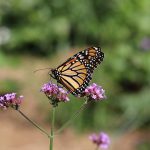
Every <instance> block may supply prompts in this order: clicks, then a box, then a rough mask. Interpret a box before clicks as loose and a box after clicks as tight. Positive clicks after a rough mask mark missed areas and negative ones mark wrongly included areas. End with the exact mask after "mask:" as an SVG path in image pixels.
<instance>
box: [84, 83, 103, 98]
mask: <svg viewBox="0 0 150 150" xmlns="http://www.w3.org/2000/svg"><path fill="white" fill-rule="evenodd" d="M84 93H85V96H87V97H88V98H89V99H90V100H95V101H99V100H102V99H105V98H106V96H105V90H104V89H103V88H102V87H101V86H99V85H97V84H96V83H93V84H91V85H90V86H88V87H87V88H86V89H85V91H84Z"/></svg>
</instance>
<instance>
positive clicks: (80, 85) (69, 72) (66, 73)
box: [52, 47, 104, 96]
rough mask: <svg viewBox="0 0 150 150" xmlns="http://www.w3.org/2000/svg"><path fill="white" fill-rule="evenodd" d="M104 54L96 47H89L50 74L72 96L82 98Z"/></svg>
mask: <svg viewBox="0 0 150 150" xmlns="http://www.w3.org/2000/svg"><path fill="white" fill-rule="evenodd" d="M103 58H104V53H103V52H101V49H100V48H98V47H91V48H88V49H85V50H84V51H81V52H79V53H77V54H75V55H74V56H73V57H71V58H69V59H68V60H67V61H66V62H64V63H63V64H62V65H60V66H59V67H57V68H56V69H55V70H54V71H53V72H52V73H53V74H54V76H55V79H57V81H58V82H59V83H61V84H62V85H63V86H64V87H65V88H66V89H68V90H69V91H70V92H71V93H72V94H73V95H76V96H82V95H83V91H84V90H85V88H86V87H87V86H88V84H89V82H90V80H91V79H92V77H91V75H92V73H93V71H94V69H95V68H96V67H97V65H98V64H100V63H101V62H102V61H103Z"/></svg>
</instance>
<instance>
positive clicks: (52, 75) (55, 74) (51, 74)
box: [49, 69, 59, 79]
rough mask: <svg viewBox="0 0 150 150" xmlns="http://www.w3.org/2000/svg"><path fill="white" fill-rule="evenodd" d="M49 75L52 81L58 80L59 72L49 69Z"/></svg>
mask: <svg viewBox="0 0 150 150" xmlns="http://www.w3.org/2000/svg"><path fill="white" fill-rule="evenodd" d="M49 75H50V76H51V77H52V78H54V79H58V77H59V72H58V71H57V69H51V70H50V72H49Z"/></svg>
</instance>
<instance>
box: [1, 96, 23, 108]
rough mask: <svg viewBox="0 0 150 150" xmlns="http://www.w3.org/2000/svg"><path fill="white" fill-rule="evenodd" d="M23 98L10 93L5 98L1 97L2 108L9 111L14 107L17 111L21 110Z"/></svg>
mask: <svg viewBox="0 0 150 150" xmlns="http://www.w3.org/2000/svg"><path fill="white" fill-rule="evenodd" d="M22 100H23V96H22V95H21V96H19V97H17V96H16V93H8V94H5V95H4V96H0V108H1V109H7V108H8V107H12V108H14V109H16V110H18V109H19V106H20V104H21V103H22Z"/></svg>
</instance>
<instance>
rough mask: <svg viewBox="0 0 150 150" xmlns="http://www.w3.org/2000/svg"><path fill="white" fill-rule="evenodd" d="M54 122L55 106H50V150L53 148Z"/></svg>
mask: <svg viewBox="0 0 150 150" xmlns="http://www.w3.org/2000/svg"><path fill="white" fill-rule="evenodd" d="M54 123H55V107H53V108H52V124H51V133H50V150H53V141H54Z"/></svg>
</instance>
